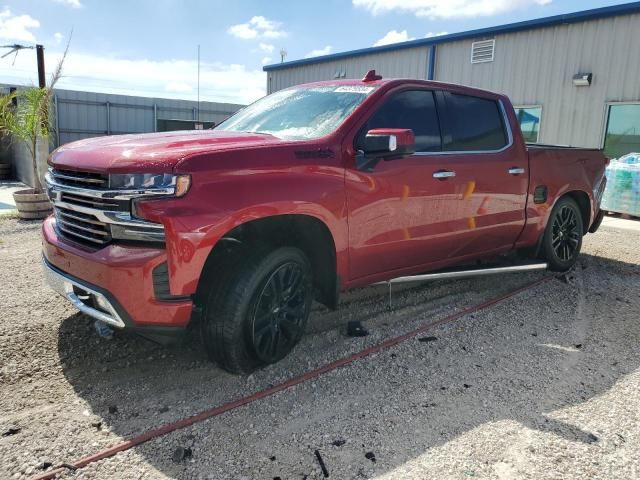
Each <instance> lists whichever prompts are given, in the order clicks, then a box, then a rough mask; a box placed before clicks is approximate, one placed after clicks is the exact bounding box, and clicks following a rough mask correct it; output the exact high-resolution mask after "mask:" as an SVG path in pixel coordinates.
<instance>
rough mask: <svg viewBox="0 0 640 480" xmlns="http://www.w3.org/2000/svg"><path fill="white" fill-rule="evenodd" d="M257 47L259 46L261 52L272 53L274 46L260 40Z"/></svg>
mask: <svg viewBox="0 0 640 480" xmlns="http://www.w3.org/2000/svg"><path fill="white" fill-rule="evenodd" d="M258 48H260V50H262V51H263V52H267V53H272V52H273V49H274V48H275V47H274V46H273V45H271V44H269V43H262V42H261V43H259V44H258Z"/></svg>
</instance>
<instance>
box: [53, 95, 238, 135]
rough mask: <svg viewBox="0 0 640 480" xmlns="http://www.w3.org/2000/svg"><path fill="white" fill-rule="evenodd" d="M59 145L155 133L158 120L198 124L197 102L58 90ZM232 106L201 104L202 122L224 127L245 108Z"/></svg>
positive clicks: (228, 104)
mask: <svg viewBox="0 0 640 480" xmlns="http://www.w3.org/2000/svg"><path fill="white" fill-rule="evenodd" d="M56 102H57V107H58V116H57V122H58V124H57V129H58V133H57V136H56V138H55V141H56V142H55V143H56V144H58V143H59V144H60V145H62V144H64V143H68V142H72V141H74V140H79V139H82V138H88V137H95V136H99V135H117V134H123V133H146V132H153V131H155V128H156V119H180V120H195V119H196V116H197V102H193V101H188V100H171V99H166V98H146V97H131V96H127V95H111V94H104V93H92V92H78V91H73V90H56ZM242 107H243V105H236V104H231V103H214V102H200V117H199V119H200V120H202V121H213V122H216V123H220V122H221V121H223V120H224V119H225V118H227V117H229V116H230V115H231V114H233V113H234V112H236V111H237V110H239V109H240V108H242Z"/></svg>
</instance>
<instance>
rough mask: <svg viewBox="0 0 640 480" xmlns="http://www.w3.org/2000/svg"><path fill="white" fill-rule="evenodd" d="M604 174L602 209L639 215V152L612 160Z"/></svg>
mask: <svg viewBox="0 0 640 480" xmlns="http://www.w3.org/2000/svg"><path fill="white" fill-rule="evenodd" d="M605 174H606V176H607V188H606V189H605V191H604V195H603V197H602V209H603V210H605V211H609V212H617V213H624V214H627V215H632V216H636V217H640V153H630V154H628V155H625V156H623V157H620V158H618V159H617V160H612V161H611V163H610V164H609V166H608V167H607V170H606V173H605Z"/></svg>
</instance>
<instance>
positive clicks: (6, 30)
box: [0, 7, 40, 42]
mask: <svg viewBox="0 0 640 480" xmlns="http://www.w3.org/2000/svg"><path fill="white" fill-rule="evenodd" d="M39 27H40V22H39V21H38V20H36V19H35V18H33V17H31V16H30V15H14V14H12V13H11V10H9V8H8V7H5V9H4V10H3V11H2V12H0V39H4V40H17V41H23V42H35V41H36V37H35V35H34V34H33V32H31V30H33V29H34V28H39Z"/></svg>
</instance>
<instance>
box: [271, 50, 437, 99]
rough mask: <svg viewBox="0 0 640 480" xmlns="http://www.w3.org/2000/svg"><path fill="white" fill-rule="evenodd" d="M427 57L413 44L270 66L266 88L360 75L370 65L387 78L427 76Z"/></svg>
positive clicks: (370, 67)
mask: <svg viewBox="0 0 640 480" xmlns="http://www.w3.org/2000/svg"><path fill="white" fill-rule="evenodd" d="M428 57H429V49H428V47H416V48H407V49H405V50H397V51H393V52H382V53H375V54H367V55H360V56H354V57H347V58H340V59H337V60H329V61H319V62H318V63H314V64H309V65H305V66H302V67H291V68H283V69H281V70H280V69H278V70H272V71H270V72H267V92H268V93H273V92H276V91H278V90H282V89H283V88H287V87H290V86H292V85H299V84H301V83H308V82H317V81H320V80H333V79H334V78H337V74H338V73H342V75H343V78H362V77H364V74H365V73H367V71H368V70H371V69H375V70H376V72H377V73H380V74H381V75H383V76H384V77H387V78H394V77H395V78H423V79H424V78H427V65H428Z"/></svg>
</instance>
